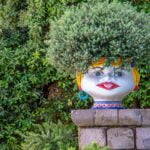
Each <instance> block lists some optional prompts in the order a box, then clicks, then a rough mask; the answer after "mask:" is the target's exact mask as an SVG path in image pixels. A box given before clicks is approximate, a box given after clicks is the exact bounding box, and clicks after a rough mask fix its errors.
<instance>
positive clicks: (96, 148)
mask: <svg viewBox="0 0 150 150" xmlns="http://www.w3.org/2000/svg"><path fill="white" fill-rule="evenodd" d="M84 150H109V148H108V147H100V146H99V145H97V144H96V143H92V144H90V145H88V146H87V147H85V148H84Z"/></svg>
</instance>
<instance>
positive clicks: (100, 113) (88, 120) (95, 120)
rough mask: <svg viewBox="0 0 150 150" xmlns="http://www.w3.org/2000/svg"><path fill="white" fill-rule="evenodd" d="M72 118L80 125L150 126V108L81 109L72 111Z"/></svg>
mask: <svg viewBox="0 0 150 150" xmlns="http://www.w3.org/2000/svg"><path fill="white" fill-rule="evenodd" d="M71 118H72V121H73V122H74V123H75V124H76V125H77V126H79V127H83V126H84V127H89V126H90V127H91V126H93V127H95V126H105V127H106V126H115V127H117V126H118V127H119V126H147V127H150V109H119V110H117V109H97V110H92V109H79V110H72V111H71Z"/></svg>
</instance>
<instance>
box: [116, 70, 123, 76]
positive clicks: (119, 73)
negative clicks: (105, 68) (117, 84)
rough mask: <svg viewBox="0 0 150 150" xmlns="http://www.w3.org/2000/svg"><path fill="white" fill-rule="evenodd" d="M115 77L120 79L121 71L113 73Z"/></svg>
mask: <svg viewBox="0 0 150 150" xmlns="http://www.w3.org/2000/svg"><path fill="white" fill-rule="evenodd" d="M115 76H117V77H122V76H123V73H122V72H121V71H118V72H115Z"/></svg>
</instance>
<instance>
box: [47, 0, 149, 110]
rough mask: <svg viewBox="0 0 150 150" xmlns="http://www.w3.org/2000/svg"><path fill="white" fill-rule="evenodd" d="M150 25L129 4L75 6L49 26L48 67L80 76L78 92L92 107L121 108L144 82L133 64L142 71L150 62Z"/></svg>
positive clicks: (145, 16)
mask: <svg viewBox="0 0 150 150" xmlns="http://www.w3.org/2000/svg"><path fill="white" fill-rule="evenodd" d="M149 20H150V15H149V14H144V13H143V12H140V13H139V12H136V10H135V9H134V8H133V7H132V6H130V4H121V3H117V2H111V3H108V2H107V1H106V2H98V1H93V2H88V3H84V4H82V5H79V6H78V7H76V8H75V7H72V8H71V9H69V10H66V12H65V13H64V15H63V16H62V17H61V18H60V19H59V20H57V21H55V22H53V23H52V25H51V33H50V35H51V36H50V37H51V39H50V40H49V52H48V57H49V59H50V63H51V64H52V65H54V66H55V67H56V68H58V69H59V70H60V71H65V72H66V73H70V74H76V73H77V82H78V85H79V88H80V89H81V90H83V91H86V92H87V93H88V94H89V95H91V96H92V97H93V99H94V101H95V104H94V105H93V107H92V108H94V109H95V108H96V109H97V108H122V104H121V101H122V99H123V98H124V97H125V96H126V95H127V94H128V93H130V92H131V91H132V90H134V89H137V86H138V83H139V80H140V76H139V73H138V71H137V69H136V68H135V62H136V65H137V66H139V67H141V66H142V64H143V62H147V63H148V62H149V61H148V59H149V53H148V51H149V42H150V32H149V31H150V28H149V27H150V22H149ZM147 65H148V64H147ZM80 96H81V95H80ZM103 106H104V107H103Z"/></svg>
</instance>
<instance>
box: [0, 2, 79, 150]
mask: <svg viewBox="0 0 150 150" xmlns="http://www.w3.org/2000/svg"><path fill="white" fill-rule="evenodd" d="M74 2H77V3H78V2H80V1H79V0H75V1H72V0H66V1H65V0H53V1H49V0H48V1H47V0H43V1H41V0H31V1H27V0H22V1H18V0H5V1H3V0H1V1H0V42H1V45H0V130H1V132H0V149H1V150H18V149H20V142H21V140H22V137H20V136H19V135H18V134H17V132H18V130H19V131H21V132H26V131H27V130H29V129H31V128H32V125H33V122H36V121H37V120H36V118H35V117H34V115H33V114H34V112H35V111H36V110H37V109H38V108H41V107H42V106H43V105H44V104H45V101H47V96H46V95H45V86H46V85H49V84H50V83H52V82H54V81H56V80H60V81H61V80H62V79H63V76H62V75H61V74H58V73H57V72H56V69H55V68H53V67H52V66H50V65H48V64H47V61H46V57H45V55H46V49H47V46H46V45H45V40H46V33H47V32H48V30H49V28H48V27H49V24H50V22H51V19H54V18H55V17H58V16H60V15H61V14H62V12H63V10H64V9H65V8H66V7H70V6H69V5H68V3H70V5H71V4H72V5H73V4H74ZM58 6H59V7H58ZM68 82H70V79H68ZM49 107H50V106H49ZM68 116H69V115H68ZM53 118H54V117H53ZM55 120H57V119H55Z"/></svg>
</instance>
